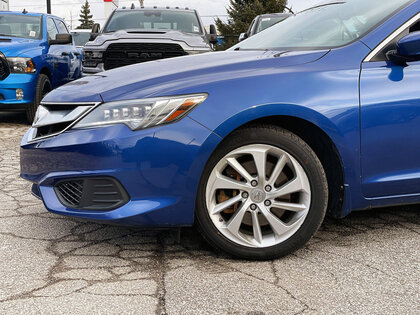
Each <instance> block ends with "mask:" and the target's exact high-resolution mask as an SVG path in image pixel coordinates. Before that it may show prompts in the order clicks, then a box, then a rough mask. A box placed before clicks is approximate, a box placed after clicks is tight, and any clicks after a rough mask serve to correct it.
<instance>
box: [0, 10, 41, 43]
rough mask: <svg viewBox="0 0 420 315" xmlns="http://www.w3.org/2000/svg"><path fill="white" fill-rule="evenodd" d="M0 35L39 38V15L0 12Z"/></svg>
mask: <svg viewBox="0 0 420 315" xmlns="http://www.w3.org/2000/svg"><path fill="white" fill-rule="evenodd" d="M0 36H11V37H22V38H34V39H39V38H41V37H42V34H41V17H40V16H28V15H17V14H0Z"/></svg>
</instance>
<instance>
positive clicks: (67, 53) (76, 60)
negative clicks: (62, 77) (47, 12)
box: [55, 19, 81, 82]
mask: <svg viewBox="0 0 420 315" xmlns="http://www.w3.org/2000/svg"><path fill="white" fill-rule="evenodd" d="M55 23H56V24H57V27H58V31H59V33H60V34H70V32H69V30H68V29H67V26H66V24H65V23H64V22H63V21H62V20H60V19H55ZM61 46H62V47H63V52H62V55H63V56H64V57H66V59H67V61H68V69H69V70H68V73H67V79H66V81H67V82H68V81H71V80H74V79H77V78H78V73H79V72H80V69H81V63H80V52H79V50H78V49H77V48H76V46H75V45H74V43H71V44H67V45H61Z"/></svg>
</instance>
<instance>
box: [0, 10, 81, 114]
mask: <svg viewBox="0 0 420 315" xmlns="http://www.w3.org/2000/svg"><path fill="white" fill-rule="evenodd" d="M80 74H81V55H80V53H79V52H78V51H77V49H76V46H74V45H73V40H72V37H71V35H70V34H69V32H68V29H67V26H66V25H65V23H64V21H63V20H62V19H61V18H58V17H56V16H52V15H47V14H37V13H27V12H26V11H24V12H22V13H19V12H8V11H2V12H0V111H3V110H8V111H10V110H13V111H15V110H24V111H26V115H27V118H28V120H29V121H30V122H32V121H33V119H34V116H35V112H36V109H37V108H38V105H39V103H40V102H41V99H42V98H43V97H44V96H45V95H46V94H47V93H48V92H49V91H51V90H52V89H54V88H56V87H58V86H60V85H63V84H64V83H67V82H69V81H71V80H74V79H77V78H79V77H80Z"/></svg>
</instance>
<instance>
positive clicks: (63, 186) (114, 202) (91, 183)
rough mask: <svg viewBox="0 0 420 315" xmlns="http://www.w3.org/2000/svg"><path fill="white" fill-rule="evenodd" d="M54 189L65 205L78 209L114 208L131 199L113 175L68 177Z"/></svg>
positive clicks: (103, 209) (100, 209) (102, 209)
mask: <svg viewBox="0 0 420 315" xmlns="http://www.w3.org/2000/svg"><path fill="white" fill-rule="evenodd" d="M54 190H55V193H56V194H57V197H58V199H59V200H60V202H61V204H62V205H63V206H65V207H66V208H70V209H77V210H97V211H107V210H113V209H116V208H119V207H121V206H123V205H124V204H126V203H127V202H128V200H129V198H128V194H127V192H126V191H125V189H124V188H123V187H122V185H121V184H120V183H119V182H118V181H117V180H116V179H114V178H112V177H86V178H75V179H66V180H62V181H59V182H58V183H57V184H56V185H55V186H54Z"/></svg>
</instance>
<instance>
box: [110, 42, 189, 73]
mask: <svg viewBox="0 0 420 315" xmlns="http://www.w3.org/2000/svg"><path fill="white" fill-rule="evenodd" d="M185 55H187V53H186V52H185V51H184V50H183V49H182V47H181V46H180V45H178V44H165V43H120V44H111V45H109V47H108V49H107V50H106V52H105V55H104V68H105V70H110V69H115V68H118V67H123V66H128V65H132V64H136V63H141V62H146V61H153V60H158V59H165V58H172V57H179V56H185Z"/></svg>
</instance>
